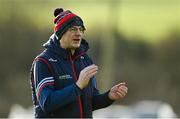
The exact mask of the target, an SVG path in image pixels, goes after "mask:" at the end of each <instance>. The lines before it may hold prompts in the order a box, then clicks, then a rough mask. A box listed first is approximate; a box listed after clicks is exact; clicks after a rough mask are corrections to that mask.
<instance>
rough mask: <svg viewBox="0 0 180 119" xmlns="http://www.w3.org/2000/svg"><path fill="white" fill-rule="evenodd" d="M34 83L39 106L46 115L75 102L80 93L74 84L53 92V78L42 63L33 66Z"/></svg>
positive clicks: (38, 62)
mask: <svg viewBox="0 0 180 119" xmlns="http://www.w3.org/2000/svg"><path fill="white" fill-rule="evenodd" d="M34 82H35V90H36V96H37V100H38V102H39V105H40V106H41V108H42V109H43V110H44V111H45V112H47V113H49V112H52V111H53V110H55V109H57V108H60V107H62V106H64V105H66V104H68V103H71V102H72V101H74V100H76V99H77V96H79V95H80V92H81V90H80V88H79V87H78V86H77V85H76V84H72V85H69V86H67V87H65V88H63V89H61V90H55V87H54V77H53V76H52V74H51V73H50V72H49V70H48V66H47V65H46V64H45V63H44V62H42V61H37V62H36V63H35V65H34Z"/></svg>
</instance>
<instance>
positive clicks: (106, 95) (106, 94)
mask: <svg viewBox="0 0 180 119" xmlns="http://www.w3.org/2000/svg"><path fill="white" fill-rule="evenodd" d="M109 92H110V90H109V91H107V92H106V93H104V99H105V101H106V102H107V103H108V104H109V105H111V104H112V103H113V102H114V101H115V100H111V99H110V98H109V96H108V95H109Z"/></svg>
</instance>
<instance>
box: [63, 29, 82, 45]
mask: <svg viewBox="0 0 180 119" xmlns="http://www.w3.org/2000/svg"><path fill="white" fill-rule="evenodd" d="M83 34H84V29H83V28H82V27H81V26H73V27H71V28H69V29H68V30H67V32H66V33H64V35H63V36H62V38H61V40H60V44H61V46H62V47H63V48H66V49H67V48H68V49H76V48H79V47H80V45H81V40H82V36H83Z"/></svg>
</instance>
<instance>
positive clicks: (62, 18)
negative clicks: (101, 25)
mask: <svg viewBox="0 0 180 119" xmlns="http://www.w3.org/2000/svg"><path fill="white" fill-rule="evenodd" d="M54 16H55V18H54V24H55V27H54V33H55V34H56V36H57V37H58V40H60V39H61V37H62V36H63V34H64V33H65V32H66V31H67V30H68V29H69V28H71V27H73V26H82V27H83V28H84V29H85V27H84V24H83V21H82V19H81V18H80V17H79V16H77V15H76V14H73V13H72V12H71V11H69V10H67V11H64V10H63V9H62V8H56V9H55V10H54Z"/></svg>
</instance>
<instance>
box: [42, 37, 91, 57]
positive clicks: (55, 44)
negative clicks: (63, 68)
mask: <svg viewBox="0 0 180 119" xmlns="http://www.w3.org/2000/svg"><path fill="white" fill-rule="evenodd" d="M43 46H44V47H45V49H47V50H48V51H50V52H53V53H55V54H56V55H59V56H60V57H62V58H64V59H69V58H70V56H71V51H70V50H68V49H64V48H62V47H61V46H60V44H59V41H58V39H57V37H56V35H55V34H52V35H51V37H50V38H49V40H48V41H47V42H46V43H45V44H43ZM88 49H89V45H88V43H87V42H86V40H85V39H82V41H81V45H80V47H79V48H78V49H76V50H75V53H74V55H73V56H71V58H72V59H74V60H75V59H76V58H77V57H79V56H82V55H83V54H85V52H87V51H88Z"/></svg>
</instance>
